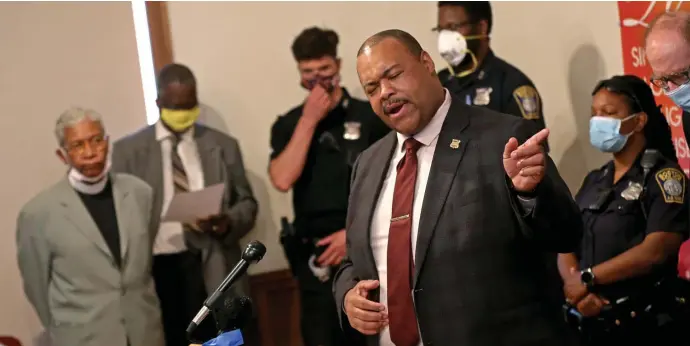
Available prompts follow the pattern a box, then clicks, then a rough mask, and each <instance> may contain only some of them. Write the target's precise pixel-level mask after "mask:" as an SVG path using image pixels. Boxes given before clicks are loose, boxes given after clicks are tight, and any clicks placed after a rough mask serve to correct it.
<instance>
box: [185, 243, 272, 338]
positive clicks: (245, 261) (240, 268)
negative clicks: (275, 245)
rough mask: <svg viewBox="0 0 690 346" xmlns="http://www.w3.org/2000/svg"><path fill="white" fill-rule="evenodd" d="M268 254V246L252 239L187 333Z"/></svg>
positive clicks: (191, 323) (195, 317)
mask: <svg viewBox="0 0 690 346" xmlns="http://www.w3.org/2000/svg"><path fill="white" fill-rule="evenodd" d="M264 254H266V246H264V244H261V242H259V241H256V240H254V241H252V242H250V243H249V244H247V247H246V248H245V249H244V252H242V259H240V261H239V262H237V264H236V265H235V267H234V268H232V270H231V271H230V274H228V276H226V277H225V279H223V282H221V283H220V285H219V286H218V288H216V290H215V291H214V292H213V293H212V294H211V295H210V296H209V297H208V298H206V301H204V306H203V307H201V309H200V310H199V312H198V313H197V314H196V316H194V319H193V320H192V322H190V323H189V326H188V327H187V335H188V336H189V335H191V334H192V332H194V330H195V329H196V328H197V327H198V326H199V324H200V323H201V321H203V320H204V318H206V316H207V315H208V313H209V312H210V311H211V309H212V308H213V307H214V306H215V305H216V302H217V301H218V299H219V298H220V297H222V296H223V294H224V293H225V292H226V291H227V290H228V289H229V288H230V287H232V285H233V284H234V283H235V281H237V279H239V278H240V277H241V276H242V275H244V273H245V272H247V268H248V267H249V265H250V264H252V263H256V262H259V261H261V259H262V258H263V257H264Z"/></svg>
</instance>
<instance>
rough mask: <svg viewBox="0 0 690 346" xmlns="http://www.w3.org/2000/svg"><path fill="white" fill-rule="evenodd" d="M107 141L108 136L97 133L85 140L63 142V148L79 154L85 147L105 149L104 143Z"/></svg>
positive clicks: (98, 149) (83, 151)
mask: <svg viewBox="0 0 690 346" xmlns="http://www.w3.org/2000/svg"><path fill="white" fill-rule="evenodd" d="M107 141H108V136H105V135H98V136H93V137H91V138H89V139H87V140H81V141H74V142H70V143H65V145H64V148H65V150H67V151H68V152H70V153H73V154H77V155H81V154H83V153H85V152H86V150H87V149H91V150H97V151H101V150H103V149H105V144H106V143H107Z"/></svg>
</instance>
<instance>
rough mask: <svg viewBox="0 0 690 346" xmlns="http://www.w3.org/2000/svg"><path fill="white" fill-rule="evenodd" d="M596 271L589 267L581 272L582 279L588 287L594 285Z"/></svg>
mask: <svg viewBox="0 0 690 346" xmlns="http://www.w3.org/2000/svg"><path fill="white" fill-rule="evenodd" d="M595 279H596V278H595V277H594V272H592V268H587V269H585V270H583V271H581V272H580V281H582V284H583V285H585V287H587V288H588V289H590V288H592V287H594V281H595Z"/></svg>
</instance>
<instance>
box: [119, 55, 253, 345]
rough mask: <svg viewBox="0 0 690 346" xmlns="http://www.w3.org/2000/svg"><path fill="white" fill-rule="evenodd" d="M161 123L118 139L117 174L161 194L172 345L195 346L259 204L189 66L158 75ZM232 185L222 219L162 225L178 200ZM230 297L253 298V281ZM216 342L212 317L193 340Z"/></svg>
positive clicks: (161, 263)
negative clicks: (205, 109) (203, 114)
mask: <svg viewBox="0 0 690 346" xmlns="http://www.w3.org/2000/svg"><path fill="white" fill-rule="evenodd" d="M156 103H157V104H158V107H159V109H160V120H159V121H158V122H157V123H156V124H154V125H151V126H148V127H146V128H144V129H143V130H141V131H139V132H137V133H134V134H132V135H130V136H128V137H125V138H123V139H121V140H119V141H117V142H116V143H115V145H114V152H113V170H114V171H119V172H126V173H130V174H132V175H135V176H137V177H139V178H141V179H143V180H145V181H146V182H147V183H148V184H149V185H151V187H153V190H154V201H153V208H152V215H151V216H152V217H151V218H152V224H151V237H152V239H153V255H154V259H153V277H154V280H155V282H156V291H157V293H158V297H159V299H160V302H161V311H162V317H163V328H164V331H165V338H166V345H167V346H187V345H189V342H188V340H187V337H186V335H185V330H186V328H187V325H188V324H189V322H190V321H191V320H192V319H193V318H194V315H195V314H196V313H197V311H198V310H199V308H201V306H202V304H203V302H204V300H205V299H206V297H207V296H208V295H209V294H210V293H211V292H212V291H213V290H214V289H215V288H216V287H217V286H218V285H219V284H220V283H221V281H222V280H223V278H224V277H225V276H226V275H227V274H228V273H229V272H230V270H231V267H230V266H232V265H234V264H235V263H237V262H238V261H239V260H240V257H241V254H242V250H241V248H240V246H239V243H238V241H239V239H240V238H241V237H243V236H244V235H245V234H247V232H249V231H250V230H251V229H252V227H253V226H254V222H255V221H256V213H257V203H256V200H255V199H254V195H253V192H252V188H251V186H250V185H249V182H248V181H247V177H246V175H245V171H244V165H243V163H242V154H241V152H240V148H239V145H238V143H237V141H236V140H235V139H234V138H232V137H230V136H228V135H226V134H223V133H221V132H218V131H216V130H214V129H211V128H209V127H206V126H204V125H201V124H197V123H196V120H197V118H198V117H199V101H198V99H197V93H196V79H195V78H194V75H193V74H192V71H191V70H189V68H187V67H186V66H183V65H180V64H171V65H167V66H165V67H163V69H161V72H160V74H159V76H158V99H157V100H156ZM218 183H225V195H224V198H223V201H224V203H223V206H222V210H221V213H220V214H219V215H209V217H208V218H207V219H204V220H198V221H197V222H196V223H193V224H181V223H177V222H162V223H161V222H160V219H161V216H162V215H163V214H164V213H165V212H166V210H167V208H168V205H169V204H170V201H171V200H172V198H173V195H175V194H176V193H180V192H187V191H196V190H201V189H203V188H204V187H207V186H211V185H215V184H218ZM231 290H234V292H231V293H230V294H236V295H246V294H247V282H246V277H245V279H244V281H242V280H241V281H240V282H238V283H237V284H235V285H233V287H232V288H231ZM215 336H216V331H215V323H214V322H213V318H212V317H211V316H209V317H207V318H206V319H205V320H204V322H202V323H201V324H200V325H199V328H197V330H196V333H195V334H194V335H192V338H193V339H195V340H198V341H206V340H209V339H212V338H213V337H215Z"/></svg>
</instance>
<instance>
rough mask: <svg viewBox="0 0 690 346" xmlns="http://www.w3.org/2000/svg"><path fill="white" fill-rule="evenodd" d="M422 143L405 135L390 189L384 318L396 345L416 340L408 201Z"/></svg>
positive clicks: (406, 345) (411, 199) (413, 344)
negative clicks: (390, 202)
mask: <svg viewBox="0 0 690 346" xmlns="http://www.w3.org/2000/svg"><path fill="white" fill-rule="evenodd" d="M421 146H422V144H421V143H419V142H417V140H415V139H414V138H408V139H407V140H406V141H405V143H404V145H403V147H404V148H405V156H404V157H403V158H402V160H400V162H399V163H398V167H397V170H398V175H397V177H396V178H395V191H394V192H393V213H392V214H391V226H390V231H389V233H388V262H387V266H388V287H387V288H388V317H389V319H390V334H391V341H393V343H394V344H395V345H396V346H416V345H417V344H418V343H419V332H418V331H417V317H416V316H415V312H414V305H413V304H412V273H413V272H414V270H413V268H414V263H413V261H412V240H411V239H412V238H411V236H412V204H413V202H414V191H415V181H416V180H417V150H419V148H420V147H421Z"/></svg>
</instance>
